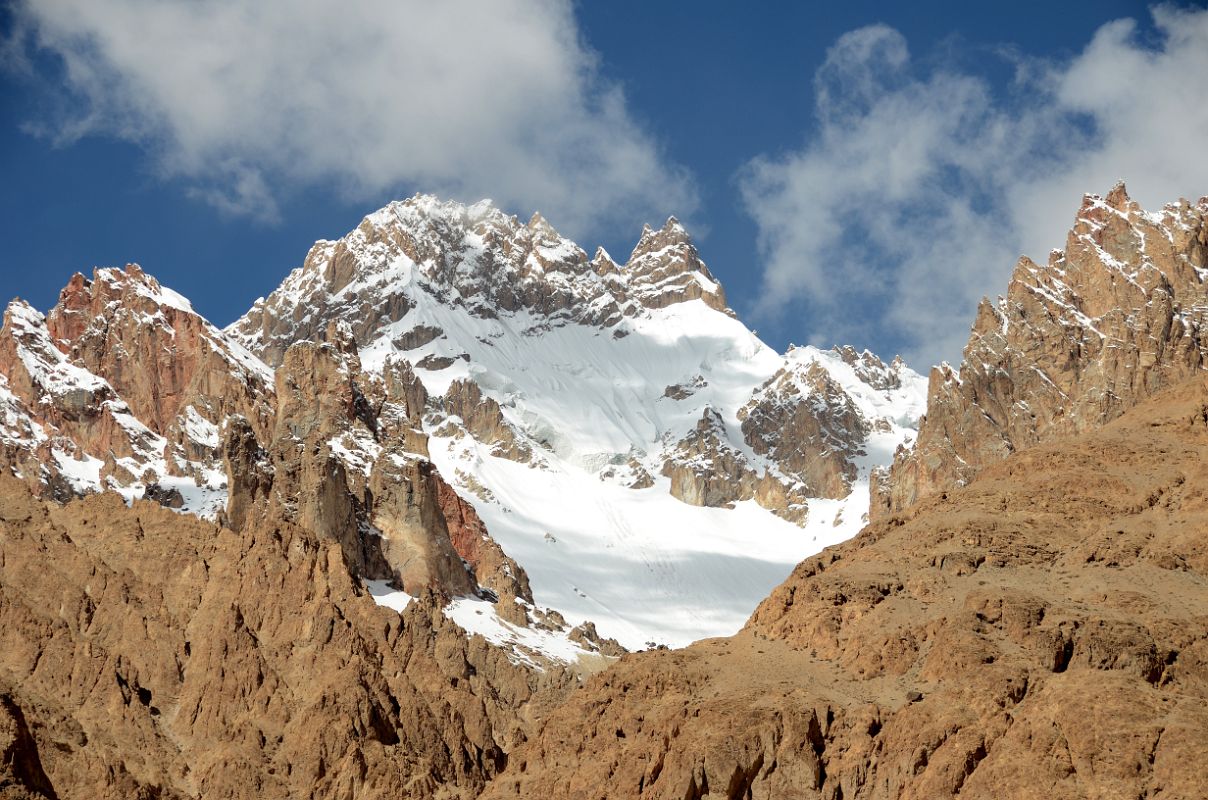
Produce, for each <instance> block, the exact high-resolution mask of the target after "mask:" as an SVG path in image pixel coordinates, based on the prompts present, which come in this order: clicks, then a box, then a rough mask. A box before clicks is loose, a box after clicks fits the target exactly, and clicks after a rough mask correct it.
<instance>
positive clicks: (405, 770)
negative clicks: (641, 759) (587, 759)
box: [0, 476, 573, 800]
mask: <svg viewBox="0 0 1208 800" xmlns="http://www.w3.org/2000/svg"><path fill="white" fill-rule="evenodd" d="M440 605H441V604H440V601H439V600H437V599H436V598H435V597H434V596H429V597H428V598H420V599H418V600H417V601H415V602H413V603H411V605H410V607H409V608H408V609H407V610H406V611H405V612H404V613H403V614H402V615H401V616H400V615H399V614H398V612H396V611H393V610H391V609H388V608H383V607H381V606H378V605H376V604H375V603H374V602H373V599H372V598H371V597H370V596H369V594H368V593H367V592H366V591H365V590H364V589H363V588H362V587H361V585H360V582H359V581H358V580H356V579H355V578H353V577H352V576H351V575H350V573H349V570H348V567H347V566H346V564H345V561H344V558H343V556H342V554H341V550H340V546H339V543H338V542H335V541H332V540H320V539H319V537H318V536H316V535H315V534H314V533H312V532H311V531H309V530H306V529H303V528H301V527H298V526H296V525H293V524H291V523H287V522H279V523H275V524H272V523H265V524H257V525H249V526H247V527H246V528H245V529H244V530H243V531H242V532H240V533H234V532H232V531H230V530H227V529H224V528H220V527H218V526H217V525H214V524H212V523H209V522H205V521H203V520H198V519H195V518H191V517H188V516H183V515H180V514H176V513H173V512H172V511H169V510H167V509H164V508H161V507H160V506H159V505H157V504H155V503H152V502H149V501H141V500H140V501H135V502H134V505H133V508H127V507H126V505H125V504H124V503H123V501H122V499H121V497H119V496H118V495H117V494H114V493H106V494H102V495H94V496H91V497H88V498H86V499H83V500H78V501H75V502H71V503H68V504H66V505H64V506H58V505H55V504H52V503H47V502H44V501H40V500H36V499H35V498H34V497H33V496H32V495H31V494H30V491H29V489H28V487H27V486H26V485H25V484H23V483H22V482H20V481H18V480H17V479H15V478H11V477H8V476H0V798H6V799H7V798H31V797H32V798H60V799H61V800H69V798H80V799H81V800H85V799H87V800H96V799H98V798H114V799H115V800H117V799H118V798H120V799H121V800H129V798H183V797H197V798H224V797H225V798H257V800H260V799H261V798H287V797H288V798H300V797H324V798H353V797H355V798H417V800H418V799H421V798H469V797H474V796H476V795H477V794H478V792H479V791H480V790H481V789H482V787H483V786H484V785H485V782H486V781H487V780H488V779H489V778H490V777H491V776H492V775H493V774H494V773H495V772H497V771H498V770H499V769H501V768H502V767H503V765H504V764H505V763H506V756H505V752H506V751H507V750H510V749H512V748H513V747H514V746H515V744H516V743H517V742H518V741H520V740H521V739H522V738H523V735H524V730H525V728H526V727H527V722H526V720H527V719H528V717H529V714H530V709H531V708H532V707H533V705H534V704H539V702H540V698H541V697H542V696H543V693H544V694H545V695H550V696H556V695H558V694H560V693H561V692H562V691H563V689H564V687H566V686H567V685H569V684H570V683H571V682H572V681H573V678H572V677H571V676H570V675H569V674H568V673H566V672H564V671H560V670H558V669H555V668H552V667H551V668H547V670H546V671H545V672H537V671H534V670H532V669H529V668H527V667H524V666H520V665H516V664H513V663H512V662H511V661H509V659H508V655H509V653H508V652H507V651H505V650H503V649H499V648H495V647H492V646H489V645H488V644H487V643H486V642H485V641H484V640H483V639H482V637H474V638H472V639H471V638H469V637H467V636H466V635H465V634H464V633H463V632H462V631H461V630H460V629H459V628H458V627H457V626H456V625H455V624H454V623H453V622H452V621H451V620H449V619H447V618H446V617H445V616H444V614H443V613H442V612H441V610H440Z"/></svg>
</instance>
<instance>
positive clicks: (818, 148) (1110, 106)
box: [0, 0, 1208, 367]
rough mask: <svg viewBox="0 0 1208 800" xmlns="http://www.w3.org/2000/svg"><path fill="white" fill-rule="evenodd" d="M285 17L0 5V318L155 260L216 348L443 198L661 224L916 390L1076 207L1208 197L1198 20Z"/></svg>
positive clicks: (1043, 15)
mask: <svg viewBox="0 0 1208 800" xmlns="http://www.w3.org/2000/svg"><path fill="white" fill-rule="evenodd" d="M274 5H275V4H273V3H260V4H255V6H254V8H255V9H256V10H254V11H252V10H245V11H241V12H236V11H232V4H230V3H218V4H211V3H197V4H183V5H182V4H179V3H175V2H168V3H161V4H158V5H156V6H152V5H149V4H148V3H147V2H146V1H145V0H92V2H88V3H85V2H82V0H39V2H37V3H28V4H27V3H17V4H14V5H8V6H5V7H4V10H3V12H2V15H0V19H2V25H3V28H4V33H5V38H6V40H7V46H6V47H5V49H4V51H3V56H4V63H5V66H6V69H5V71H4V72H3V73H0V79H3V81H4V93H3V104H2V106H0V159H2V161H0V165H2V169H3V175H4V176H5V178H6V179H5V180H4V181H3V183H2V184H0V220H3V221H2V222H0V225H3V226H4V228H3V232H4V234H5V237H4V238H5V241H6V243H7V248H6V253H5V256H4V259H3V266H0V280H2V283H0V293H2V294H5V295H7V296H14V295H19V296H22V297H25V298H26V299H28V300H30V301H31V302H33V303H34V304H35V305H37V306H38V307H41V308H46V307H48V306H49V305H50V304H52V303H53V301H54V298H55V296H56V294H57V291H58V289H59V288H60V287H61V286H62V285H63V284H64V283H65V282H66V280H67V278H68V277H69V276H70V274H71V273H73V272H75V271H85V272H87V271H88V270H89V269H90V268H91V267H93V266H96V265H110V264H123V263H126V262H128V261H137V262H139V263H140V264H142V265H143V267H144V268H145V269H146V270H147V271H149V272H151V273H152V274H155V275H156V276H157V277H159V278H160V280H161V281H163V282H164V283H165V284H167V285H170V286H172V287H173V288H175V289H177V290H178V291H180V292H182V293H183V294H185V295H187V296H188V297H190V298H191V299H192V300H193V303H194V305H195V307H196V308H198V309H199V310H200V311H201V312H202V313H204V314H206V315H207V316H208V317H210V318H211V319H212V320H214V321H215V322H217V323H219V324H225V323H227V322H229V321H231V320H232V319H234V318H235V317H237V316H238V315H239V314H241V313H242V312H243V311H244V310H245V309H246V308H247V307H248V306H249V305H250V304H251V302H252V300H254V299H255V298H256V297H257V296H258V295H262V294H266V293H268V292H269V291H271V290H272V289H273V288H274V287H275V286H276V285H277V283H279V281H280V280H281V279H282V278H283V277H284V275H285V274H286V273H287V272H288V271H289V270H290V269H292V268H293V267H295V266H297V265H298V264H300V263H301V261H302V259H303V257H304V256H305V254H306V251H307V249H308V247H309V245H310V244H311V243H312V242H313V241H314V240H315V239H319V238H335V237H338V236H340V235H342V234H343V233H345V232H346V231H347V230H349V229H351V228H352V227H353V226H355V224H356V223H357V222H358V221H359V219H360V218H361V217H362V216H364V214H366V213H368V212H369V211H372V210H373V209H375V208H377V207H380V206H381V205H383V204H384V203H385V202H387V201H389V200H390V199H392V198H395V197H405V196H408V195H410V194H412V193H413V192H415V191H434V192H437V193H440V194H443V195H446V196H454V197H457V198H459V199H464V200H474V199H477V198H478V197H480V196H490V197H493V198H495V199H496V201H497V202H499V203H500V204H501V205H502V206H503V207H505V208H506V209H507V210H509V211H512V212H514V213H517V214H519V215H521V216H524V217H527V216H528V214H529V213H531V212H532V211H533V210H534V209H540V210H541V211H542V212H543V213H544V214H545V215H546V216H547V217H548V218H550V219H551V220H552V221H553V222H554V224H555V225H557V226H558V227H559V228H560V229H561V230H563V231H564V232H566V233H568V234H573V235H574V236H575V237H576V238H577V239H578V240H579V242H580V244H582V245H583V246H584V247H585V248H586V249H588V250H589V251H590V250H591V249H592V248H593V247H594V245H595V244H597V243H602V244H604V245H605V246H606V247H607V248H608V249H609V250H610V251H612V252H613V254H614V255H616V256H624V255H626V254H627V253H628V250H629V248H630V247H631V246H632V244H633V241H634V240H635V239H636V237H637V234H638V232H639V230H640V227H641V223H642V222H643V221H650V222H654V223H658V222H661V221H662V219H663V218H665V217H666V216H667V215H669V214H676V215H677V216H679V217H680V218H681V219H683V220H685V222H686V224H688V226H689V228H690V229H691V230H692V231H693V232H694V234H695V235H696V238H697V240H698V244H699V246H700V249H701V250H702V252H703V255H704V257H705V259H706V261H708V262H709V264H710V266H711V267H712V268H713V270H714V272H715V273H716V274H717V276H718V277H719V278H720V279H721V280H722V282H723V283H724V285H725V286H726V288H727V291H728V293H729V295H730V299H731V304H732V305H733V306H734V307H735V308H736V309H737V310H738V311H739V313H740V314H741V315H742V316H743V317H744V319H746V320H747V321H748V323H749V324H751V325H752V326H753V327H756V328H758V330H759V331H760V334H761V335H762V336H763V337H764V338H765V340H767V341H768V342H769V343H770V344H772V345H773V346H775V347H778V348H783V347H784V346H785V345H786V344H787V343H788V342H790V341H791V342H797V343H804V342H812V343H816V344H821V345H829V344H833V343H846V342H851V343H853V344H856V345H857V346H866V347H870V348H872V349H874V350H875V351H877V352H879V353H881V354H882V355H884V356H886V357H888V356H890V355H893V354H894V353H896V352H902V353H904V354H906V355H907V357H908V358H910V359H912V360H913V361H914V362H915V364H916V366H919V367H923V366H926V364H928V363H931V362H934V361H936V360H938V359H940V358H946V359H957V358H959V348H960V345H961V343H962V342H963V340H964V338H965V336H966V334H967V330H968V325H969V322H970V321H971V319H972V316H973V313H974V310H975V304H976V300H977V298H978V297H980V296H981V295H983V294H991V295H993V294H995V293H997V292H998V291H1000V290H1001V289H1002V288H1003V287H1004V286H1005V281H1006V279H1007V277H1008V276H1009V274H1010V269H1011V267H1012V265H1013V262H1014V259H1015V257H1016V256H1017V255H1018V254H1019V253H1020V252H1028V253H1031V254H1033V255H1035V256H1036V257H1037V258H1038V259H1039V258H1043V256H1044V254H1045V252H1047V250H1048V249H1049V248H1050V247H1054V246H1059V245H1060V244H1061V235H1062V232H1063V231H1064V230H1065V229H1066V228H1067V227H1068V225H1069V222H1070V220H1071V219H1072V215H1073V212H1074V211H1075V209H1076V208H1077V205H1078V202H1079V199H1080V195H1081V193H1082V192H1084V191H1097V192H1105V191H1106V190H1107V189H1108V188H1110V186H1111V184H1112V183H1113V182H1114V181H1115V180H1116V179H1117V178H1124V179H1126V180H1127V181H1128V183H1129V186H1130V189H1131V190H1132V191H1133V194H1134V196H1136V197H1137V198H1138V199H1139V200H1141V201H1142V202H1143V203H1145V204H1147V205H1156V204H1159V203H1161V202H1164V201H1167V200H1173V199H1176V198H1177V197H1178V196H1180V195H1184V196H1188V197H1191V198H1193V199H1194V198H1195V197H1198V196H1200V195H1203V194H1208V160H1206V159H1204V158H1203V155H1202V154H1203V153H1204V152H1205V147H1204V146H1205V145H1208V116H1205V115H1206V114H1208V112H1206V111H1205V109H1208V87H1206V86H1205V82H1204V81H1203V75H1205V74H1208V55H1206V54H1208V13H1205V12H1203V11H1202V10H1200V9H1197V8H1196V7H1194V6H1189V5H1181V6H1162V7H1158V8H1157V9H1156V10H1155V9H1151V8H1149V7H1147V6H1146V5H1145V4H1142V3H1135V2H1103V1H1102V0H1101V1H1100V2H1093V3H1092V2H1087V3H1077V2H1068V3H1040V2H1034V3H1030V2H1023V3H1011V4H1006V3H993V4H991V3H958V2H932V3H912V4H901V3H869V2H844V3H841V4H835V5H833V6H832V5H829V4H828V5H823V4H816V3H809V4H806V3H733V2H698V3H692V4H683V3H670V2H666V3H663V2H656V3H651V2H642V3H639V2H628V1H625V2H609V3H577V4H574V5H568V4H566V3H564V2H560V0H507V2H498V3H493V4H489V6H479V7H478V9H477V10H476V11H474V12H473V13H471V12H469V11H468V10H467V9H466V8H457V7H456V6H457V5H458V4H457V3H449V4H440V5H441V8H443V9H446V10H445V11H441V10H434V9H432V8H425V7H424V5H425V4H409V3H386V2H382V0H364V2H362V3H358V4H346V6H347V7H351V8H355V9H356V10H355V11H347V10H345V11H341V12H339V13H333V11H332V10H331V9H330V8H328V6H329V5H330V4H324V3H321V2H316V3H302V4H298V5H294V6H292V8H293V10H292V11H291V13H290V14H281V13H278V12H276V11H274ZM248 8H249V9H251V8H253V6H249V7H248ZM483 8H490V9H491V10H490V11H489V12H483V11H482V9H483ZM384 19H385V22H383V20H384ZM1121 20H1124V21H1121ZM1127 20H1132V22H1131V23H1129V22H1127ZM215 62H219V64H220V66H219V67H215V66H214V64H215ZM1191 76H1194V79H1192V77H1191ZM1197 84H1198V85H1197Z"/></svg>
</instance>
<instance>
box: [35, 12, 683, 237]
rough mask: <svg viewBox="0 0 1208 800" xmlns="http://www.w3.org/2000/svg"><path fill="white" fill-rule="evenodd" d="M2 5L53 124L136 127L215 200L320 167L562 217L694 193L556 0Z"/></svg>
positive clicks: (302, 180) (348, 187) (645, 210)
mask: <svg viewBox="0 0 1208 800" xmlns="http://www.w3.org/2000/svg"><path fill="white" fill-rule="evenodd" d="M17 18H18V24H19V27H20V33H19V36H20V37H21V38H23V39H24V40H25V41H26V43H27V44H29V45H33V46H37V47H40V48H44V49H46V50H49V51H51V52H53V53H56V54H57V55H59V56H60V57H61V58H62V60H63V63H64V66H65V74H66V82H67V87H68V89H69V90H70V96H71V103H69V104H67V105H66V106H65V110H66V112H67V113H66V114H65V115H64V116H63V117H62V118H60V119H58V120H56V127H55V130H56V132H57V135H58V136H60V137H67V138H72V137H79V136H82V135H89V134H97V133H99V134H108V135H116V136H118V137H121V138H124V139H128V140H131V141H134V142H137V143H140V144H142V145H144V146H146V147H147V148H148V150H149V151H150V152H151V153H152V154H153V156H154V159H155V163H156V165H157V166H158V168H159V169H160V171H161V172H162V173H163V174H164V175H165V176H169V177H177V178H183V179H184V180H186V181H187V182H188V184H189V186H190V187H191V191H192V193H193V194H195V195H196V196H199V197H202V198H205V199H207V200H209V201H211V202H213V203H215V204H216V205H218V206H219V207H221V208H225V209H227V210H230V211H233V212H237V213H254V214H259V215H261V216H272V215H273V214H274V213H275V207H274V198H278V197H280V196H282V193H283V192H287V191H289V190H290V189H292V188H295V187H297V186H299V185H304V184H308V185H321V186H323V185H331V184H332V182H334V184H335V185H336V186H338V187H339V191H341V192H342V193H343V194H344V195H345V196H346V197H348V198H350V199H361V198H364V197H372V196H377V195H381V194H382V193H384V192H389V193H393V192H397V191H399V190H400V189H402V188H403V187H407V188H421V189H423V190H426V191H436V192H440V193H443V194H446V195H450V196H455V197H460V198H462V199H477V198H479V197H484V196H489V197H492V198H494V199H495V200H496V201H497V202H499V203H500V204H502V205H503V206H505V207H510V208H513V209H515V210H517V211H520V212H527V211H531V210H534V209H537V208H540V209H541V210H542V211H543V212H545V213H546V215H547V216H549V217H550V218H551V219H552V220H553V221H555V222H556V223H560V224H563V225H565V226H566V227H567V229H568V230H569V231H572V232H573V231H579V232H582V231H584V230H585V229H588V228H591V227H592V226H593V225H600V224H606V223H608V222H610V221H623V222H626V223H630V224H633V223H635V222H636V220H637V219H639V218H645V217H647V216H650V215H652V214H654V213H656V212H657V213H663V214H665V213H669V212H670V211H672V210H674V211H676V212H677V213H681V214H682V213H689V212H690V211H691V210H692V209H693V208H694V206H695V194H694V190H693V188H692V185H691V181H690V180H689V179H688V177H687V175H686V174H685V173H684V171H683V170H681V169H678V168H676V167H675V166H674V165H669V164H668V163H667V162H666V161H665V159H664V158H663V157H662V154H661V153H660V150H659V148H658V147H657V144H656V142H654V141H653V139H652V138H651V136H650V135H649V134H648V133H647V132H646V131H644V130H643V129H642V127H641V126H640V125H639V124H638V123H637V122H635V120H634V119H633V118H632V116H631V115H630V113H629V111H628V109H627V107H626V103H625V98H624V96H623V95H622V93H621V91H620V89H619V88H618V87H616V86H614V85H610V84H609V83H607V82H606V81H604V80H602V79H601V78H600V77H599V75H598V72H597V69H596V63H595V57H594V55H593V53H592V52H591V51H590V50H589V49H588V48H587V47H586V46H585V45H584V44H583V43H582V41H581V40H580V37H579V32H578V28H577V26H576V22H575V19H574V15H573V10H572V8H571V3H570V2H569V0H492V1H491V2H488V3H479V2H468V1H466V0H447V1H446V2H437V3H429V2H423V1H422V0H357V2H347V3H332V2H326V0H303V1H299V2H291V1H289V0H274V1H270V0H259V1H258V2H252V3H243V2H233V0H36V1H35V0H25V1H24V2H23V3H22V4H21V5H20V6H19V9H18V14H17Z"/></svg>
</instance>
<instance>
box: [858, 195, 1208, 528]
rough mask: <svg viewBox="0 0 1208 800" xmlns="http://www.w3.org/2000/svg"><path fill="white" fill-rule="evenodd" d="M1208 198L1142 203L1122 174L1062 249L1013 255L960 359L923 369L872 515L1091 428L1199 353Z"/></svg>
mask: <svg viewBox="0 0 1208 800" xmlns="http://www.w3.org/2000/svg"><path fill="white" fill-rule="evenodd" d="M1206 352H1208V198H1201V199H1200V200H1199V201H1198V202H1197V203H1194V204H1193V203H1190V202H1188V201H1186V200H1181V201H1179V202H1177V203H1171V204H1168V205H1166V206H1165V207H1164V208H1162V209H1161V210H1160V211H1156V212H1147V211H1145V210H1143V209H1142V208H1141V207H1140V206H1139V205H1138V204H1137V203H1136V202H1135V201H1133V200H1132V199H1130V198H1129V196H1128V193H1127V191H1126V190H1125V187H1124V185H1123V184H1119V185H1117V186H1116V187H1114V188H1113V189H1112V190H1111V191H1110V192H1109V193H1108V194H1107V196H1106V197H1100V196H1098V195H1087V196H1086V197H1085V199H1084V200H1083V202H1082V207H1081V208H1080V209H1079V210H1078V213H1077V216H1076V218H1075V220H1074V226H1073V228H1072V229H1071V230H1070V232H1069V236H1068V238H1067V240H1066V246H1065V249H1064V250H1054V251H1053V252H1052V253H1050V255H1049V258H1048V261H1047V263H1046V264H1045V265H1043V266H1041V265H1038V264H1036V263H1034V262H1033V261H1032V260H1030V259H1028V258H1026V257H1025V258H1021V259H1020V260H1019V263H1018V264H1017V265H1016V267H1015V272H1014V274H1013V275H1012V277H1011V282H1010V284H1009V285H1008V287H1007V293H1006V296H1005V297H1000V298H999V299H998V301H997V302H990V301H989V300H983V301H982V303H981V305H980V306H979V308H978V310H977V319H976V321H975V322H974V324H973V330H972V332H971V334H970V336H969V343H968V344H967V345H966V347H965V352H964V361H963V363H962V364H961V367H960V371H959V372H957V371H954V370H953V369H952V368H951V367H949V366H948V365H947V364H944V365H941V366H939V367H936V368H935V369H933V370H932V371H931V377H930V381H929V386H928V397H927V414H926V416H925V417H924V418H923V420H922V422H921V423H920V428H919V434H918V439H917V441H916V443H915V445H914V446H913V448H910V449H906V448H903V450H902V451H901V452H899V454H898V456H897V457H896V458H895V459H894V463H893V466H892V469H891V470H890V472H889V474H888V475H881V476H878V477H879V478H880V480H879V481H878V486H877V487H876V489H875V491H874V497H873V502H872V514H873V516H874V517H875V516H878V515H882V516H883V515H885V514H889V513H894V512H897V511H900V510H902V509H904V508H907V507H909V506H910V505H911V504H912V503H914V502H917V501H918V500H919V499H921V498H923V497H926V496H928V495H932V494H935V493H937V492H943V491H947V490H949V489H951V488H953V487H955V486H959V485H962V484H964V483H966V482H968V481H969V480H971V479H972V477H973V476H975V475H976V474H977V473H978V472H979V471H980V470H981V469H982V468H984V467H985V466H987V465H989V464H992V463H994V462H996V461H999V460H1001V459H1002V458H1004V457H1006V456H1007V455H1008V454H1010V453H1012V452H1015V451H1018V450H1022V449H1024V448H1027V447H1031V446H1033V445H1035V444H1038V443H1040V442H1044V441H1048V440H1050V439H1052V438H1054V437H1056V436H1062V435H1066V434H1069V433H1075V432H1078V431H1084V430H1090V429H1093V428H1096V427H1098V426H1100V425H1102V424H1104V423H1105V422H1108V421H1110V420H1112V419H1114V418H1116V417H1117V416H1119V415H1120V414H1122V413H1123V412H1124V411H1126V410H1127V409H1129V408H1131V407H1132V406H1134V405H1136V404H1137V403H1138V402H1140V401H1142V400H1144V399H1145V398H1147V397H1150V396H1151V395H1153V394H1154V393H1155V392H1158V391H1161V390H1162V389H1163V388H1165V387H1168V386H1171V385H1173V384H1176V383H1178V382H1179V381H1182V380H1185V379H1186V378H1188V377H1190V376H1192V375H1195V374H1197V373H1199V372H1200V371H1202V370H1203V369H1204V367H1205V365H1206V363H1208V361H1206Z"/></svg>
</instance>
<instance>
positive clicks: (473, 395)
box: [441, 380, 533, 463]
mask: <svg viewBox="0 0 1208 800" xmlns="http://www.w3.org/2000/svg"><path fill="white" fill-rule="evenodd" d="M441 405H442V407H443V408H444V410H445V413H446V414H449V415H451V416H454V417H459V418H460V419H461V421H462V424H463V425H464V426H465V428H466V430H467V431H469V433H470V435H471V436H473V437H474V438H475V439H477V440H478V441H480V442H482V443H483V444H487V445H491V446H492V448H491V453H492V454H493V455H497V456H499V457H501V458H509V459H511V460H512V461H519V462H521V463H527V462H529V461H531V460H532V458H533V451H532V448H530V447H529V446H528V444H527V443H526V442H525V441H524V439H523V438H522V437H520V436H517V434H516V432H515V431H514V430H513V429H512V426H511V425H510V424H508V421H507V420H506V419H504V416H503V409H501V408H500V407H499V403H497V402H495V400H494V399H493V398H490V397H487V396H486V395H484V394H483V393H482V389H481V388H479V386H478V384H477V383H475V382H474V381H472V380H456V381H453V383H452V384H450V385H449V390H448V391H447V392H446V393H445V395H444V397H443V398H442V400H441Z"/></svg>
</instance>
